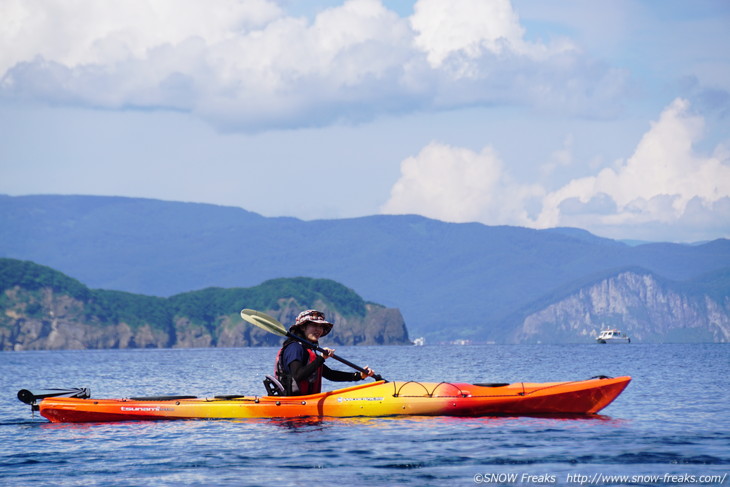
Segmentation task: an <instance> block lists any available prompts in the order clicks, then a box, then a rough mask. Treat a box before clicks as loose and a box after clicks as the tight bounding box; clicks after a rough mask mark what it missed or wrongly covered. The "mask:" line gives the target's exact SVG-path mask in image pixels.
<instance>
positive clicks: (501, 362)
mask: <svg viewBox="0 0 730 487" xmlns="http://www.w3.org/2000/svg"><path fill="white" fill-rule="evenodd" d="M276 351H277V350H276V349H274V348H250V349H249V348H241V349H193V350H102V351H95V350H87V351H61V352H56V351H53V352H51V351H48V352H0V485H2V486H16V485H18V486H21V485H22V486H31V485H33V486H46V485H48V486H51V485H53V486H76V485H104V486H173V485H196V486H204V485H218V486H248V485H260V486H268V485H276V486H299V485H313V484H320V483H324V484H339V485H343V486H344V485H347V486H365V485H377V486H380V485H386V486H387V485H394V486H395V485H414V486H443V485H448V486H462V485H463V486H470V485H471V486H473V485H484V484H491V485H685V484H693V485H730V384H729V382H730V374H729V373H730V346H729V345H723V344H691V345H679V344H678V345H643V344H630V345H597V344H584V345H547V346H545V345H542V346H539V345H535V346H532V345H484V346H443V347H438V346H425V347H341V348H339V349H338V351H337V352H338V354H339V355H340V356H342V357H344V358H347V359H348V360H350V361H352V362H354V363H356V364H359V365H370V366H372V367H373V368H375V370H376V371H377V372H379V373H380V374H382V375H383V376H384V377H385V378H386V379H392V380H421V381H436V382H439V381H455V382H520V381H529V382H543V381H558V380H576V379H585V378H589V377H592V376H595V375H608V376H619V375H631V376H632V377H633V381H632V383H631V384H630V385H629V386H628V388H627V389H626V390H625V391H624V392H623V394H622V395H621V396H619V397H618V399H617V400H616V401H615V402H614V403H613V404H611V405H609V406H608V407H607V408H606V409H604V410H603V411H602V412H601V414H600V415H599V416H595V417H584V418H571V419H566V418H549V417H548V418H546V417H485V418H449V417H435V418H434V417H389V418H353V419H327V418H325V419H301V420H294V421H281V420H211V421H205V420H203V421H169V422H127V423H124V422H122V423H107V424H51V423H49V422H47V421H46V420H45V419H44V418H42V417H39V416H38V415H37V413H36V415H35V417H34V416H32V415H31V411H30V407H29V406H27V405H25V404H23V403H21V402H20V401H18V400H17V398H16V394H17V391H18V390H19V389H23V388H27V389H31V390H33V389H36V390H37V389H43V388H60V387H89V388H90V389H91V393H92V396H93V397H129V396H144V395H167V394H187V395H196V396H201V397H205V396H214V395H222V394H241V393H247V394H263V392H264V388H263V385H262V383H261V381H262V380H263V378H264V376H265V375H266V374H269V373H271V369H272V366H273V360H274V356H275V354H276ZM328 364H329V365H330V366H331V367H333V368H340V369H343V370H344V369H346V367H345V366H344V365H341V364H338V363H337V362H334V361H330V362H328ZM325 386H326V387H327V388H329V389H333V388H336V384H333V383H326V384H325Z"/></svg>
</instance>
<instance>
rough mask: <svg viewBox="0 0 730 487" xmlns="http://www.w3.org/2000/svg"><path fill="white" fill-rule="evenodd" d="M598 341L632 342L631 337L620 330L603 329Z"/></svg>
mask: <svg viewBox="0 0 730 487" xmlns="http://www.w3.org/2000/svg"><path fill="white" fill-rule="evenodd" d="M596 341H597V342H598V343H631V338H629V337H628V336H626V335H624V334H623V333H621V332H620V331H618V330H603V331H602V332H601V334H600V335H598V338H596Z"/></svg>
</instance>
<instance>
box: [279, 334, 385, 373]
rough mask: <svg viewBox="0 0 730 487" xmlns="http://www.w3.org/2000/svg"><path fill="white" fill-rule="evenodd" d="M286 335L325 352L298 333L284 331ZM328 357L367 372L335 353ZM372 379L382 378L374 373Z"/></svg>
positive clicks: (365, 371)
mask: <svg viewBox="0 0 730 487" xmlns="http://www.w3.org/2000/svg"><path fill="white" fill-rule="evenodd" d="M286 336H287V337H289V338H293V339H294V340H298V341H300V342H302V343H303V344H305V345H307V346H308V347H310V348H313V349H314V350H316V351H318V352H320V353H326V350H325V349H324V348H322V347H320V346H319V345H317V344H316V343H312V342H310V341H309V340H307V339H305V338H302V337H300V336H298V335H294V334H293V333H290V332H286ZM330 358H333V359H335V360H337V361H338V362H342V363H343V364H345V365H347V366H348V367H352V368H353V369H355V370H357V371H359V372H362V373H363V374H367V373H368V371H367V370H365V369H363V368H362V367H360V366H359V365H355V364H353V363H352V362H350V361H349V360H345V359H344V358H341V357H338V356H337V355H335V354H332V355H330ZM373 379H375V380H383V378H382V377H381V376H380V375H379V374H375V375H374V376H373Z"/></svg>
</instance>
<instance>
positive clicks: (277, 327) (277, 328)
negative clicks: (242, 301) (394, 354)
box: [241, 309, 384, 380]
mask: <svg viewBox="0 0 730 487" xmlns="http://www.w3.org/2000/svg"><path fill="white" fill-rule="evenodd" d="M241 318H243V319H244V320H246V321H248V322H249V323H251V324H252V325H254V326H258V327H259V328H261V329H262V330H266V331H268V332H269V333H273V334H275V335H280V336H283V337H288V338H293V339H294V340H297V341H300V342H302V343H303V344H305V345H307V346H308V347H311V348H313V349H314V350H317V351H318V352H322V353H324V351H325V350H324V349H323V348H321V347H320V346H318V345H316V344H314V343H312V342H310V341H309V340H306V339H304V338H302V337H300V336H297V335H294V334H292V333H289V332H288V331H287V329H286V328H285V327H284V325H282V324H281V323H279V322H278V321H277V320H276V319H274V318H272V317H271V316H269V315H267V314H266V313H262V312H261V311H256V310H253V309H244V310H241ZM330 357H332V358H333V359H335V360H337V361H339V362H342V363H343V364H345V365H347V366H349V367H352V368H353V369H355V370H358V371H360V372H362V373H364V374H367V371H366V370H365V369H363V368H362V367H360V366H358V365H355V364H353V363H352V362H350V361H348V360H345V359H343V358H341V357H338V356H337V355H334V354H332V355H330ZM373 379H375V380H384V379H383V378H382V377H381V376H380V375H378V374H375V375H374V376H373Z"/></svg>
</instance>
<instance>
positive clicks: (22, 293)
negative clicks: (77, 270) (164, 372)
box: [0, 259, 410, 350]
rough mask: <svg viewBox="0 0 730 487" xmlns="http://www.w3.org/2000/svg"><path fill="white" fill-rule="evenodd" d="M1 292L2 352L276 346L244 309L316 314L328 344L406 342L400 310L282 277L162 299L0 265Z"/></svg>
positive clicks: (329, 285)
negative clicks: (326, 326)
mask: <svg viewBox="0 0 730 487" xmlns="http://www.w3.org/2000/svg"><path fill="white" fill-rule="evenodd" d="M0 291H1V294H0V350H63V349H87V348H94V349H101V348H192V347H246V346H262V345H268V346H276V345H279V344H280V343H281V341H282V338H281V337H279V336H277V335H273V334H271V333H268V332H266V331H264V330H261V329H259V328H256V327H254V326H252V325H249V324H247V323H245V322H244V321H243V320H242V319H241V318H240V316H239V311H240V310H241V309H242V308H244V307H249V308H255V309H258V310H260V311H264V312H266V313H268V314H270V315H272V316H274V317H275V318H277V319H278V320H279V321H281V322H282V323H284V324H290V323H293V321H294V318H295V317H296V315H297V314H298V313H299V312H300V311H302V310H304V309H309V308H316V309H320V310H322V311H323V312H324V313H325V314H326V315H327V318H328V319H329V320H330V321H333V322H334V323H335V328H334V329H333V331H332V333H331V335H329V336H328V337H327V344H332V345H391V344H408V343H410V341H409V339H408V331H407V329H406V326H405V322H404V320H403V316H402V315H401V313H400V311H398V310H397V309H393V308H385V307H383V306H380V305H378V304H373V303H366V302H364V301H362V299H361V298H360V297H359V296H357V295H356V294H354V292H353V291H352V290H350V289H347V288H345V287H344V286H342V285H341V284H338V283H335V282H334V281H329V280H324V279H306V278H297V279H279V280H275V281H271V282H268V283H264V284H262V285H261V286H258V287H254V288H240V289H207V290H204V291H199V292H192V293H186V294H184V295H177V296H172V297H170V298H167V299H164V298H155V297H150V296H139V295H133V294H129V293H120V292H112V291H95V290H90V289H88V288H86V287H85V286H83V285H82V284H81V283H79V282H78V281H75V280H73V279H71V278H69V277H67V276H64V275H63V274H61V273H58V272H56V271H53V270H52V269H49V268H46V267H43V266H37V265H36V264H33V263H31V262H22V261H16V260H12V259H0Z"/></svg>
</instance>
